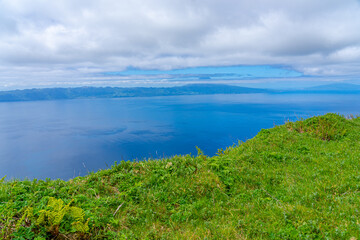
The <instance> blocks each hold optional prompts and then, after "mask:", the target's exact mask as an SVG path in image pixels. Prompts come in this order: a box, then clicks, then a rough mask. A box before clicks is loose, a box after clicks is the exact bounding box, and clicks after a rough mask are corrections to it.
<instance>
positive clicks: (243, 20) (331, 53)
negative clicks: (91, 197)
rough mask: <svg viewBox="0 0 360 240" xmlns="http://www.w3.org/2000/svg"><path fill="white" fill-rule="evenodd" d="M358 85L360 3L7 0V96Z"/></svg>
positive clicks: (3, 40)
mask: <svg viewBox="0 0 360 240" xmlns="http://www.w3.org/2000/svg"><path fill="white" fill-rule="evenodd" d="M199 82H204V83H227V84H237V85H243V86H253V87H280V88H281V87H282V88H291V87H304V86H311V85H319V84H322V83H329V82H348V83H357V84H360V1H359V0H341V1H339V0H319V1H314V0H291V1H289V0H131V1H124V0H101V1H100V0H96V1H95V0H76V1H70V0H59V1H50V0H32V1H28V0H0V90H6V89H23V88H33V87H58V86H60V87H64V86H69V87H73V86H90V85H91V86H172V85H179V84H186V83H199Z"/></svg>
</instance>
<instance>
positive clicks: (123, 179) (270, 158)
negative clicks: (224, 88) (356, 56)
mask: <svg viewBox="0 0 360 240" xmlns="http://www.w3.org/2000/svg"><path fill="white" fill-rule="evenodd" d="M359 144H360V118H355V119H345V118H343V117H340V116H338V115H335V114H327V115H325V116H321V117H314V118H310V119H307V120H305V121H299V122H295V123H287V124H285V125H283V126H278V127H275V128H273V129H269V130H262V131H261V132H260V133H259V134H258V135H257V136H256V137H255V138H253V139H251V140H249V141H247V142H245V143H242V144H240V145H239V146H234V147H230V148H228V149H226V150H225V151H219V154H218V156H215V157H212V158H209V157H206V156H203V155H202V154H201V153H200V154H199V155H198V156H196V157H194V156H176V157H173V158H170V159H163V160H161V161H143V162H121V163H120V164H117V165H114V166H113V167H112V168H111V169H109V170H103V171H99V172H96V173H92V174H90V175H88V176H86V177H77V178H75V179H73V180H70V181H62V180H54V181H52V180H47V181H42V180H38V181H36V180H34V181H16V180H12V181H5V182H3V183H1V184H0V229H1V230H0V238H5V239H6V238H11V236H12V237H14V236H17V237H19V236H23V239H26V238H29V239H32V238H34V237H35V236H43V237H47V238H51V236H52V235H57V238H58V239H63V238H65V236H66V237H67V238H70V239H72V238H73V239H74V238H81V237H82V238H91V239H103V238H110V239H111V238H115V239H119V238H121V237H126V238H128V239H129V238H130V239H132V238H150V239H151V238H155V239H159V238H164V239H173V238H180V239H203V238H205V237H208V238H218V239H226V238H228V239H234V238H237V239H280V238H282V239H316V238H319V239H324V238H328V239H350V238H352V237H355V238H353V239H356V238H358V237H359V236H360V225H359V220H360V212H359V206H360V191H359V190H360V171H359V170H360V164H359V163H360V145H359ZM49 197H55V198H56V199H62V200H63V201H64V202H65V203H69V202H70V201H71V199H73V200H74V201H73V202H72V203H71V206H76V207H80V208H82V209H83V210H84V214H85V218H84V221H85V219H87V218H90V220H89V223H88V225H89V227H90V229H89V231H87V230H86V229H85V230H83V231H84V232H87V233H81V231H77V232H75V225H74V222H76V219H75V218H74V217H73V216H72V215H71V214H70V212H68V213H65V215H64V217H63V218H62V219H60V220H61V221H60V224H57V225H59V226H51V225H56V224H51V221H50V219H45V220H43V221H42V223H40V222H41V221H39V216H40V214H41V210H44V209H45V210H46V209H47V210H49V211H53V212H56V210H55V208H54V207H53V208H51V207H49V206H47V204H48V200H49ZM119 205H121V207H120V208H118V206H119ZM30 207H31V208H30ZM117 208H118V211H117V212H116V209H117ZM115 212H116V214H115V216H114V213H115ZM48 218H50V217H48ZM79 221H83V220H79ZM84 221H83V222H84ZM19 239H21V237H19ZM38 239H41V238H38Z"/></svg>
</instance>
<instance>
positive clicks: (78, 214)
mask: <svg viewBox="0 0 360 240" xmlns="http://www.w3.org/2000/svg"><path fill="white" fill-rule="evenodd" d="M72 202H73V200H71V201H70V202H69V203H68V204H66V205H65V204H64V201H63V200H61V199H56V198H53V197H50V198H49V200H48V203H47V207H46V208H47V209H46V210H41V211H39V213H40V215H39V217H38V218H37V221H36V224H37V225H45V227H46V228H47V229H48V231H49V232H51V233H52V234H53V235H57V234H58V231H59V227H60V225H61V223H62V222H63V219H64V217H65V215H68V216H69V217H71V218H72V220H73V222H72V223H71V225H72V226H73V228H74V229H75V231H76V232H81V233H87V232H88V231H89V225H88V222H89V219H88V220H87V221H86V222H85V221H84V217H85V213H84V211H83V210H82V209H81V208H78V207H70V204H71V203H72Z"/></svg>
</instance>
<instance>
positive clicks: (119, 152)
mask: <svg viewBox="0 0 360 240" xmlns="http://www.w3.org/2000/svg"><path fill="white" fill-rule="evenodd" d="M358 99H359V95H350V94H348V95H341V94H332V95H326V94H319V95H316V94H308V95H304V94H287V95H285V94H278V95H277V94H234V95H199V96H170V97H169V96H167V97H150V98H142V97H137V98H119V99H82V100H79V99H77V100H59V101H36V102H12V103H0V177H2V176H4V175H7V176H8V179H9V178H21V179H24V178H31V179H32V178H41V179H45V178H62V179H65V180H66V179H69V178H73V177H76V176H79V175H84V174H86V173H87V172H89V171H96V170H99V169H104V168H107V167H110V166H111V165H112V164H113V163H114V162H115V161H121V160H133V159H138V160H143V159H145V158H146V159H147V158H162V157H163V156H173V155H176V154H189V153H192V154H196V153H197V151H196V148H195V146H198V147H199V148H201V149H202V150H203V151H204V153H205V154H206V155H214V154H216V152H217V150H218V149H220V148H226V147H228V146H231V145H233V144H234V143H238V140H241V141H246V140H247V139H250V138H252V137H254V136H255V135H256V134H257V133H258V132H259V131H260V130H261V129H262V128H271V127H273V126H274V124H283V123H284V122H285V121H286V120H287V119H291V120H296V119H299V118H301V117H310V116H314V115H319V114H325V113H327V112H337V113H341V114H359V113H360V102H359V101H358Z"/></svg>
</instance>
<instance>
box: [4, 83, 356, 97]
mask: <svg viewBox="0 0 360 240" xmlns="http://www.w3.org/2000/svg"><path fill="white" fill-rule="evenodd" d="M249 93H273V94H282V93H360V85H356V84H345V83H336V84H329V85H322V86H317V87H311V88H305V89H296V90H275V89H262V88H248V87H240V86H233V85H225V84H189V85H184V86H176V87H128V88H125V87H75V88H33V89H24V90H12V91H0V102H17V101H40V100H61V99H79V98H122V97H154V96H177V95H204V94H249Z"/></svg>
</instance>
